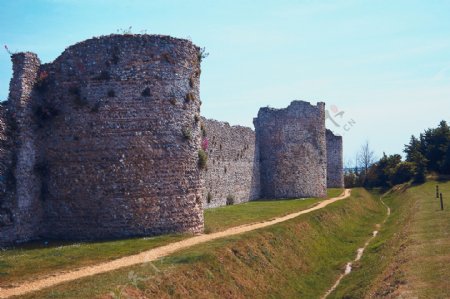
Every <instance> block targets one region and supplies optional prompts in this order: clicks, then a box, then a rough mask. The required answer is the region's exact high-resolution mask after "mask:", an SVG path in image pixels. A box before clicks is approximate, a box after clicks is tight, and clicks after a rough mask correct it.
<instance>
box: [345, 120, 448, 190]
mask: <svg viewBox="0 0 450 299" xmlns="http://www.w3.org/2000/svg"><path fill="white" fill-rule="evenodd" d="M403 151H404V152H405V153H406V160H405V161H402V157H401V156H400V155H398V154H394V155H386V154H385V153H383V156H382V157H381V159H380V160H378V161H376V159H375V157H374V153H373V151H372V150H370V148H369V143H368V142H366V143H365V144H364V145H363V146H362V147H361V150H360V151H359V153H358V155H357V158H356V160H355V161H356V165H355V167H354V168H346V171H345V175H344V181H345V186H346V187H361V186H362V187H367V188H373V187H390V186H393V185H397V184H401V183H405V182H408V181H413V182H414V183H422V182H424V181H425V177H426V174H427V173H436V174H443V175H449V174H450V128H449V126H448V124H447V122H446V121H444V120H443V121H441V122H440V123H439V125H438V126H437V128H431V129H427V130H425V132H423V133H421V134H420V135H419V137H415V136H414V135H413V136H411V139H410V141H409V144H406V145H405V149H404V150H403Z"/></svg>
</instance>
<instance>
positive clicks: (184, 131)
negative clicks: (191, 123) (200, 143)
mask: <svg viewBox="0 0 450 299" xmlns="http://www.w3.org/2000/svg"><path fill="white" fill-rule="evenodd" d="M181 134H183V138H184V139H186V140H191V139H192V132H191V130H190V129H189V128H182V129H181Z"/></svg>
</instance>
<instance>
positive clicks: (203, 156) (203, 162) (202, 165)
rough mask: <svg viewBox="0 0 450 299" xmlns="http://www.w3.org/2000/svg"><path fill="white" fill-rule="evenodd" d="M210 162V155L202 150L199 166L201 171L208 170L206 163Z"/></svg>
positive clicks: (200, 151) (199, 153)
mask: <svg viewBox="0 0 450 299" xmlns="http://www.w3.org/2000/svg"><path fill="white" fill-rule="evenodd" d="M207 162H208V154H207V153H206V152H205V151H204V150H202V149H200V150H198V166H199V167H200V169H206V163H207Z"/></svg>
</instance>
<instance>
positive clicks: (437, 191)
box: [436, 185, 439, 198]
mask: <svg viewBox="0 0 450 299" xmlns="http://www.w3.org/2000/svg"><path fill="white" fill-rule="evenodd" d="M436 198H439V185H436Z"/></svg>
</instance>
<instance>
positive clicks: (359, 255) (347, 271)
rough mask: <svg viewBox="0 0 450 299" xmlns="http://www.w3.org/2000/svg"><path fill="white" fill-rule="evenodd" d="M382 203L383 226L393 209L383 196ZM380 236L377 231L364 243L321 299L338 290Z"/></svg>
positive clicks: (378, 225)
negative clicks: (353, 266) (374, 239)
mask: <svg viewBox="0 0 450 299" xmlns="http://www.w3.org/2000/svg"><path fill="white" fill-rule="evenodd" d="M380 201H381V203H382V204H383V206H384V207H385V208H386V218H385V219H384V220H383V223H382V224H385V223H386V221H387V219H388V218H389V216H390V215H391V208H390V207H388V206H387V205H386V203H385V202H384V201H383V196H382V197H380ZM382 224H377V225H376V227H377V229H380V228H381V225H382ZM377 235H378V230H375V231H373V232H372V236H371V237H370V238H369V239H368V240H367V241H366V243H364V246H363V247H361V248H358V250H357V251H356V257H355V259H354V261H353V262H348V263H347V265H345V270H344V273H342V274H341V275H340V276H339V278H338V279H337V280H336V282H335V283H334V285H333V286H332V287H331V288H330V289H329V290H328V291H327V292H326V293H325V295H324V296H322V297H321V299H326V298H327V297H328V296H329V295H330V294H331V293H332V292H334V290H336V288H337V287H338V286H339V284H340V283H341V280H342V279H343V278H344V277H345V276H347V275H348V274H350V272H352V265H353V263H354V262H357V261H359V260H360V259H361V258H362V255H363V253H364V250H366V248H367V246H369V243H370V241H372V239H373V238H375V237H376V236H377Z"/></svg>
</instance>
